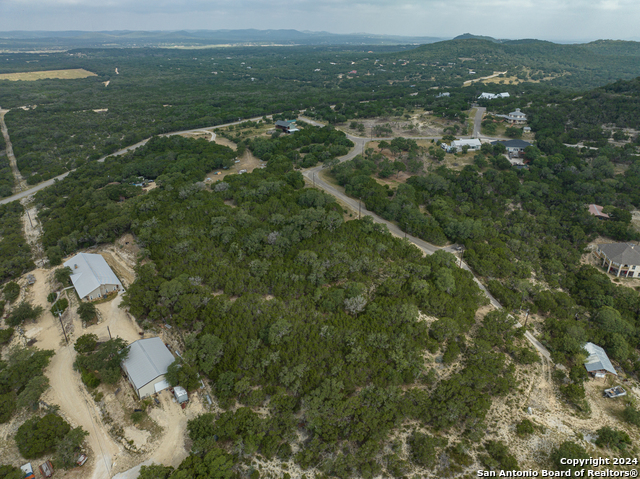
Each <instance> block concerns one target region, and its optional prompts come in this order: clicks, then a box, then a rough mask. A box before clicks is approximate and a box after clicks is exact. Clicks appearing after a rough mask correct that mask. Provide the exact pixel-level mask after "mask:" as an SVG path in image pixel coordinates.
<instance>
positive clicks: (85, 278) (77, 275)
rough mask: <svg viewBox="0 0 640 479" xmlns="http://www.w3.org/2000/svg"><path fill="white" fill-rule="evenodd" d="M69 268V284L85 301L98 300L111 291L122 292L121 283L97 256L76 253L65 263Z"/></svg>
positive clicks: (99, 256) (102, 259)
mask: <svg viewBox="0 0 640 479" xmlns="http://www.w3.org/2000/svg"><path fill="white" fill-rule="evenodd" d="M64 266H68V267H69V268H71V278H70V279H71V283H73V287H74V288H75V289H76V291H77V293H78V296H80V298H81V299H83V300H85V301H91V300H94V299H98V298H100V297H102V296H104V295H106V294H108V293H110V292H112V291H122V290H123V289H124V288H123V287H122V283H121V282H120V280H119V279H118V277H117V276H116V275H115V274H114V272H113V271H112V270H111V268H110V267H109V265H108V264H107V262H106V261H105V260H104V258H103V257H102V256H101V255H99V254H88V253H78V254H77V255H75V256H74V257H73V258H71V259H70V260H68V261H65V263H64Z"/></svg>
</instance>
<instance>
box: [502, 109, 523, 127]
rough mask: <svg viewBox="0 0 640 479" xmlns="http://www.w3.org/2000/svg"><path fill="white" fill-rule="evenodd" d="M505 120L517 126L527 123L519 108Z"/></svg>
mask: <svg viewBox="0 0 640 479" xmlns="http://www.w3.org/2000/svg"><path fill="white" fill-rule="evenodd" d="M507 120H509V121H510V122H511V123H513V124H515V125H518V124H522V123H526V122H527V115H525V114H524V113H522V112H521V111H520V108H516V111H512V112H511V113H509V114H508V115H507Z"/></svg>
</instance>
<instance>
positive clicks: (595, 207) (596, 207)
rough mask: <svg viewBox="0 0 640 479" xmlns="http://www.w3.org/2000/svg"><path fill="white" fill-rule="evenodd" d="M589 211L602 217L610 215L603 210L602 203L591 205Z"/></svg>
mask: <svg viewBox="0 0 640 479" xmlns="http://www.w3.org/2000/svg"><path fill="white" fill-rule="evenodd" d="M589 213H591V214H592V215H593V216H601V217H602V218H608V217H609V215H608V214H606V213H603V212H602V206H600V205H589Z"/></svg>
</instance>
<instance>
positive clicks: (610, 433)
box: [596, 426, 631, 450]
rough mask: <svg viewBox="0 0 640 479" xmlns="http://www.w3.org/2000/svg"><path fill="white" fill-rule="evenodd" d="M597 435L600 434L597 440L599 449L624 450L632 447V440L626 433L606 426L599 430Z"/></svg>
mask: <svg viewBox="0 0 640 479" xmlns="http://www.w3.org/2000/svg"><path fill="white" fill-rule="evenodd" d="M596 433H597V434H598V439H596V446H598V447H603V448H604V447H607V448H609V449H619V450H624V449H626V448H627V446H629V445H631V438H630V437H629V435H628V434H627V433H626V432H624V431H618V430H617V429H612V428H610V427H609V426H605V427H601V428H600V429H598V430H597V431H596Z"/></svg>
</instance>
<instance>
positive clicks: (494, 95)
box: [478, 92, 511, 100]
mask: <svg viewBox="0 0 640 479" xmlns="http://www.w3.org/2000/svg"><path fill="white" fill-rule="evenodd" d="M509 96H511V95H509V93H507V92H504V93H486V92H482V94H481V95H480V96H479V97H478V100H495V99H496V98H509Z"/></svg>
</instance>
